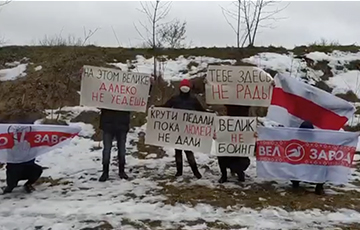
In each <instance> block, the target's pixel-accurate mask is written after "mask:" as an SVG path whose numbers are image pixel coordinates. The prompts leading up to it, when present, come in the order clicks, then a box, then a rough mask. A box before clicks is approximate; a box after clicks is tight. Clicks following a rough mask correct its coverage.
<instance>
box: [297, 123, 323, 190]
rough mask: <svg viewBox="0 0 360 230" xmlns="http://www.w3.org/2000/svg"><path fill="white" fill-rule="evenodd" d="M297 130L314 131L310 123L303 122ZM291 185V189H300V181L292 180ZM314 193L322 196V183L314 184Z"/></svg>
mask: <svg viewBox="0 0 360 230" xmlns="http://www.w3.org/2000/svg"><path fill="white" fill-rule="evenodd" d="M299 128H300V129H314V125H313V124H312V123H311V122H310V121H304V122H303V123H301V125H300V127H299ZM291 183H292V187H293V188H294V189H297V188H299V187H300V181H295V180H292V181H291ZM315 193H316V194H317V195H322V194H324V183H318V184H316V187H315Z"/></svg>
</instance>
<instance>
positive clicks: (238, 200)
mask: <svg viewBox="0 0 360 230" xmlns="http://www.w3.org/2000/svg"><path fill="white" fill-rule="evenodd" d="M161 185H162V186H163V188H164V189H163V191H162V193H163V194H165V195H166V196H167V198H168V199H167V201H166V203H167V204H171V205H174V204H176V203H183V204H189V205H192V206H195V205H196V204H199V203H205V204H210V205H212V206H215V207H222V208H226V207H228V206H238V207H249V208H254V209H263V208H267V207H271V206H276V207H280V208H283V209H285V210H287V211H295V210H297V211H298V210H300V211H303V210H307V209H314V208H318V209H320V210H328V211H336V210H337V209H339V208H349V209H353V210H357V211H360V202H359V200H360V193H359V192H356V191H348V192H346V193H343V194H338V195H325V196H318V195H316V194H315V193H314V191H313V190H312V191H308V190H305V189H299V190H297V191H294V190H292V189H291V188H290V187H289V188H285V189H284V191H279V190H278V189H277V188H276V187H275V186H274V185H276V182H269V183H264V184H252V185H248V186H246V187H247V188H246V189H245V187H244V186H241V185H240V187H239V188H224V187H223V186H221V185H220V186H217V187H216V188H209V187H206V186H200V185H196V186H191V187H190V186H180V187H178V186H174V185H169V184H166V183H162V184H161ZM310 200H311V202H309V201H310Z"/></svg>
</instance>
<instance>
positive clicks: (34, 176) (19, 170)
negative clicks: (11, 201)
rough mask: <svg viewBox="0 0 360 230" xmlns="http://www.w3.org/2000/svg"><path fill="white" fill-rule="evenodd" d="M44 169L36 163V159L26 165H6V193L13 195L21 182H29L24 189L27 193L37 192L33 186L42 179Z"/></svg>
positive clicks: (25, 163)
mask: <svg viewBox="0 0 360 230" xmlns="http://www.w3.org/2000/svg"><path fill="white" fill-rule="evenodd" d="M42 173H43V169H42V167H41V166H40V165H38V164H36V163H35V159H33V160H31V161H28V162H24V163H17V164H14V163H7V164H6V184H7V186H6V187H5V188H4V194H5V193H11V192H12V191H13V189H14V188H15V187H17V186H18V183H19V181H21V180H27V182H26V183H25V184H24V189H25V191H26V192H27V193H31V192H33V191H34V190H35V188H34V187H33V184H34V183H35V182H36V181H37V180H38V179H39V178H40V176H41V174H42Z"/></svg>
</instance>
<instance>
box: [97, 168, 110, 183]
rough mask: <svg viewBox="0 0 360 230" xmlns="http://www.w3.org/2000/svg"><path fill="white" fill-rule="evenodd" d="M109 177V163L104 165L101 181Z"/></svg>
mask: <svg viewBox="0 0 360 230" xmlns="http://www.w3.org/2000/svg"><path fill="white" fill-rule="evenodd" d="M107 179H109V165H103V172H102V174H101V176H100V178H99V181H100V182H104V181H107Z"/></svg>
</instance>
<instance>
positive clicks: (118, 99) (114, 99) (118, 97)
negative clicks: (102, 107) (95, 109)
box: [111, 94, 121, 105]
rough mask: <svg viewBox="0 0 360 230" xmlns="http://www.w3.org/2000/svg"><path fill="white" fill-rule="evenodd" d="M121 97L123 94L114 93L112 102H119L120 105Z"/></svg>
mask: <svg viewBox="0 0 360 230" xmlns="http://www.w3.org/2000/svg"><path fill="white" fill-rule="evenodd" d="M120 99H121V96H120V95H113V94H111V104H118V105H120V104H121V102H120Z"/></svg>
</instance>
